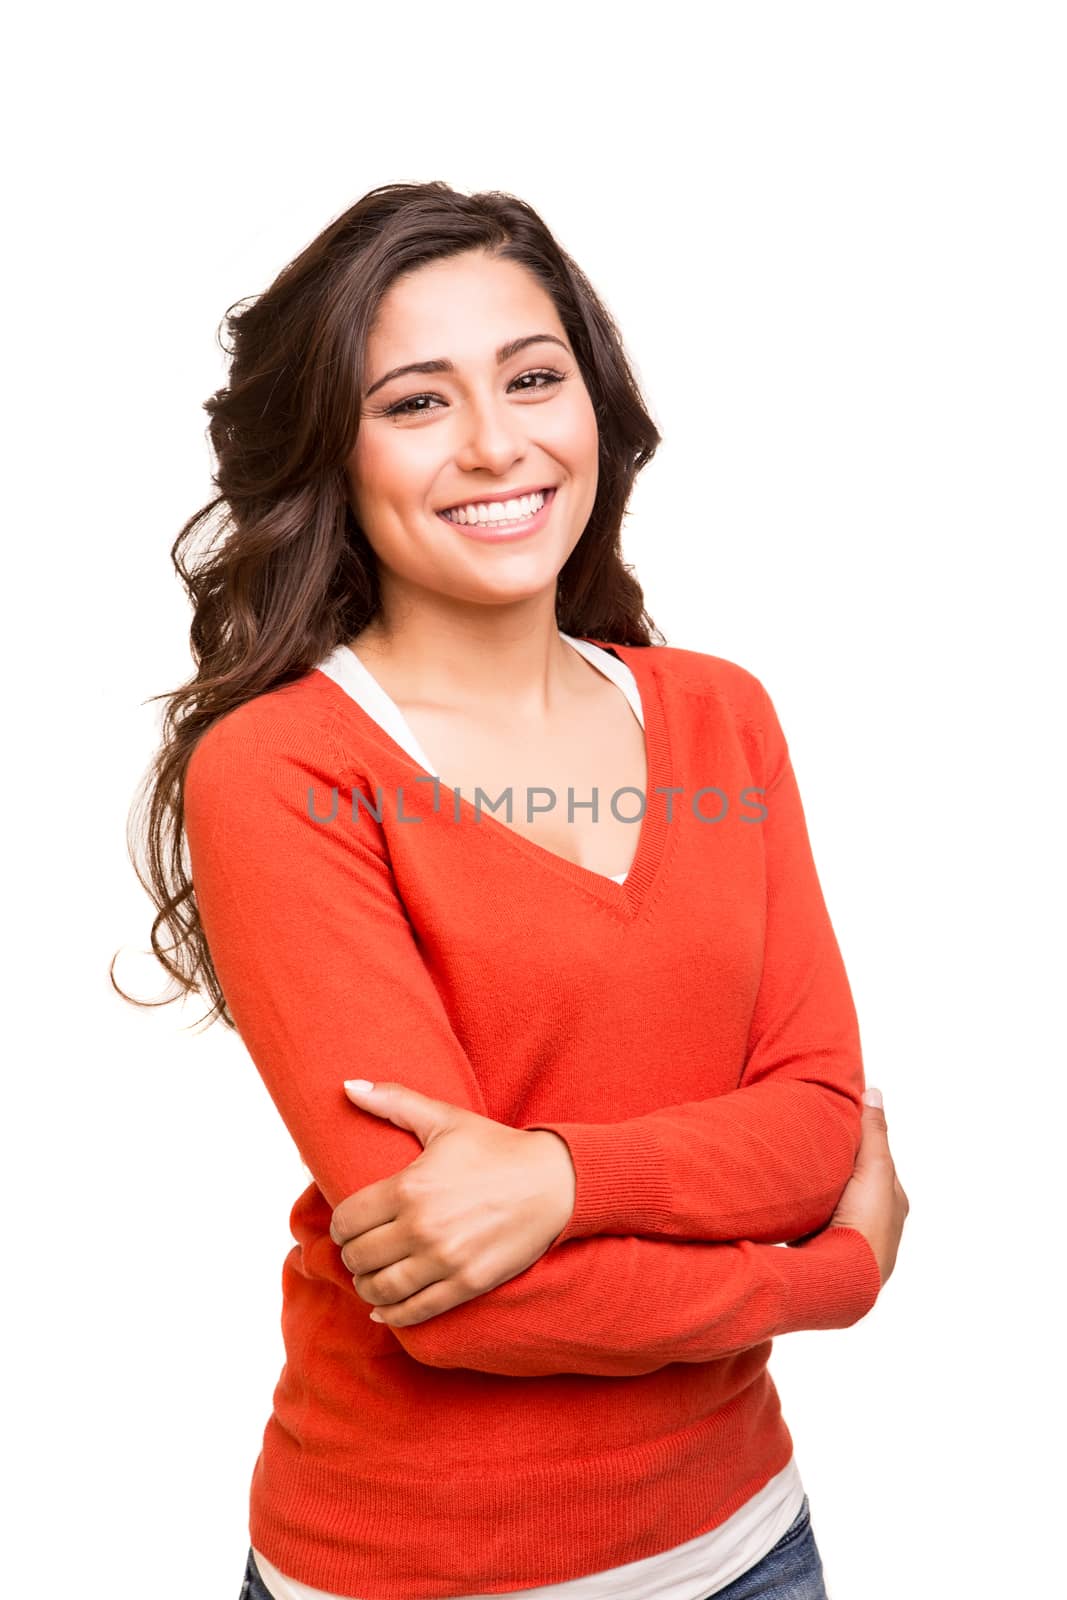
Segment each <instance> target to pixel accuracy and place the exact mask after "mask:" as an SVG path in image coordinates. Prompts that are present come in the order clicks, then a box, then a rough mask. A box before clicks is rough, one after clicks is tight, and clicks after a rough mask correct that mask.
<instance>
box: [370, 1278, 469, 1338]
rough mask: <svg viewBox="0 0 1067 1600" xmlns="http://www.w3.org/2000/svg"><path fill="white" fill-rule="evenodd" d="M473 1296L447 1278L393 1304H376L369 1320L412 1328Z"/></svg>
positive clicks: (391, 1326)
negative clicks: (457, 1287)
mask: <svg viewBox="0 0 1067 1600" xmlns="http://www.w3.org/2000/svg"><path fill="white" fill-rule="evenodd" d="M475 1298H476V1296H475V1295H473V1294H464V1293H463V1292H462V1290H458V1289H456V1287H455V1280H454V1279H447V1280H446V1281H445V1282H443V1283H435V1284H433V1285H432V1286H431V1287H430V1288H429V1289H423V1290H422V1292H421V1293H420V1294H415V1295H411V1296H409V1298H408V1299H407V1300H401V1301H399V1302H398V1303H397V1304H395V1305H387V1306H376V1307H375V1308H374V1310H373V1311H372V1312H371V1321H372V1322H384V1323H385V1324H386V1325H387V1326H388V1327H390V1328H413V1327H415V1326H416V1325H417V1324H418V1323H420V1322H429V1321H430V1318H431V1317H436V1316H440V1314H441V1312H442V1311H450V1310H451V1309H452V1307H453V1306H458V1305H463V1304H464V1303H465V1302H466V1301H467V1300H473V1299H475Z"/></svg>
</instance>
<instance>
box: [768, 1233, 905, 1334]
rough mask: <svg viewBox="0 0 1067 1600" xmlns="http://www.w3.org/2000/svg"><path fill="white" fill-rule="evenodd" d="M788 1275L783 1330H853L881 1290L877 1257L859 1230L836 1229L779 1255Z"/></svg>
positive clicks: (817, 1235) (819, 1234) (783, 1248)
mask: <svg viewBox="0 0 1067 1600" xmlns="http://www.w3.org/2000/svg"><path fill="white" fill-rule="evenodd" d="M779 1253H780V1254H781V1256H782V1258H783V1259H782V1270H783V1273H784V1275H785V1279H784V1281H785V1285H786V1305H785V1324H786V1328H785V1331H792V1332H800V1331H801V1330H802V1329H805V1328H851V1326H852V1324H853V1323H854V1322H858V1321H859V1320H860V1318H861V1317H865V1316H866V1315H867V1312H868V1311H869V1310H870V1309H871V1307H872V1306H873V1305H874V1302H875V1301H876V1300H877V1298H878V1294H879V1291H880V1290H881V1287H882V1275H881V1273H880V1271H879V1269H878V1258H877V1257H876V1256H875V1253H874V1251H873V1250H872V1249H871V1247H870V1245H869V1244H868V1242H867V1239H866V1237H865V1236H864V1235H863V1234H862V1233H860V1231H859V1229H858V1228H849V1227H845V1226H844V1225H835V1226H833V1227H829V1228H825V1229H824V1230H823V1231H822V1233H817V1234H816V1235H815V1237H814V1239H809V1240H808V1241H807V1243H806V1244H800V1245H797V1246H796V1248H795V1249H793V1248H790V1247H788V1246H785V1247H782V1248H781V1249H780V1251H779Z"/></svg>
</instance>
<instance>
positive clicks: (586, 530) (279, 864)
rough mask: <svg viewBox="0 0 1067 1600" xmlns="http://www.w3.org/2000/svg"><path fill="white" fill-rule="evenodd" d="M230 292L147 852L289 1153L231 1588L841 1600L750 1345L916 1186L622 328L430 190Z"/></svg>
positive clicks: (768, 718) (858, 1263)
mask: <svg viewBox="0 0 1067 1600" xmlns="http://www.w3.org/2000/svg"><path fill="white" fill-rule="evenodd" d="M227 326H228V329H229V333H230V335H231V339H232V344H231V347H230V367H229V381H228V383H227V384H226V386H225V387H224V388H222V389H220V390H219V391H218V392H217V393H216V394H215V395H213V396H212V397H211V398H210V400H208V401H207V403H206V409H207V411H208V413H209V415H210V418H211V441H212V444H213V446H214V449H215V453H216V456H217V463H218V465H217V471H216V474H215V480H214V481H215V485H216V487H217V489H218V493H217V495H216V496H215V497H214V498H213V499H212V500H210V501H209V503H208V504H207V505H205V506H204V507H203V508H202V509H201V510H200V511H199V512H197V513H196V515H195V516H193V517H191V518H190V519H189V521H188V522H187V523H186V524H185V526H184V528H183V529H182V531H181V535H180V536H179V539H178V541H177V544H176V546H175V552H174V559H175V561H176V564H177V566H178V570H179V572H180V573H181V575H182V577H183V579H184V581H185V583H186V585H187V587H188V591H189V594H190V597H191V599H192V602H193V607H194V613H193V619H192V627H191V644H192V649H193V655H194V660H195V662H196V673H195V675H194V677H193V678H192V679H191V680H190V682H188V683H186V684H184V685H183V686H181V687H180V688H179V689H177V690H175V691H174V692H173V693H172V694H170V695H169V696H168V697H167V707H166V713H165V716H164V721H163V732H164V738H163V744H162V748H161V750H160V752H159V754H158V756H157V758H156V761H155V763H154V766H153V770H152V772H151V773H150V774H149V778H148V779H147V780H146V798H147V821H146V824H145V840H144V846H145V860H144V865H143V866H142V865H140V864H138V871H139V873H140V875H141V881H142V882H143V883H144V884H145V887H146V888H148V890H149V892H150V893H151V894H152V895H153V897H154V899H155V901H156V904H157V906H158V915H157V917H156V920H155V922H154V924H153V927H152V944H153V949H154V951H155V953H156V955H157V956H158V958H159V960H160V962H161V964H162V965H163V966H164V968H165V969H166V970H167V971H168V972H169V973H170V974H171V975H172V976H173V977H174V978H175V979H176V980H177V982H178V986H179V990H180V991H182V992H185V991H198V992H202V993H204V994H205V995H206V996H207V997H208V998H209V999H210V1000H211V1002H212V1009H211V1011H210V1012H209V1020H214V1019H215V1018H218V1019H220V1020H222V1022H223V1023H224V1024H225V1025H227V1026H228V1027H230V1028H235V1029H239V1031H240V1037H241V1040H242V1042H243V1044H244V1045H245V1046H246V1047H247V1050H248V1053H249V1055H250V1056H251V1058H252V1061H253V1062H254V1065H255V1067H256V1069H257V1070H258V1071H259V1073H260V1075H261V1077H262V1079H263V1082H264V1083H265V1084H266V1086H267V1089H268V1090H269V1092H270V1094H271V1097H272V1098H273V1100H274V1103H275V1105H276V1106H277V1109H278V1112H279V1114H280V1115H281V1117H282V1118H283V1120H284V1122H285V1125H286V1126H287V1128H288V1129H289V1131H290V1133H291V1134H292V1137H293V1140H294V1142H295V1144H296V1146H297V1148H298V1150H299V1152H300V1155H301V1158H302V1159H303V1161H304V1162H305V1164H306V1166H307V1168H308V1171H309V1173H310V1175H311V1178H312V1182H311V1183H310V1185H309V1186H308V1187H307V1189H306V1190H305V1191H304V1193H303V1194H302V1195H301V1196H300V1197H299V1199H298V1200H297V1201H296V1204H295V1205H294V1207H293V1211H292V1215H291V1226H292V1230H293V1235H294V1239H295V1241H296V1242H295V1245H294V1248H293V1250H292V1251H291V1252H290V1253H289V1255H288V1256H287V1257H286V1260H285V1263H284V1267H283V1273H282V1289H283V1304H282V1331H283V1335H284V1339H285V1351H286V1360H285V1366H284V1368H283V1371H282V1374H281V1376H280V1378H279V1381H278V1384H277V1386H276V1388H275V1391H274V1396H273V1409H272V1412H271V1415H270V1418H269V1420H268V1422H267V1425H266V1428H265V1431H264V1435H263V1445H262V1451H261V1453H260V1456H259V1459H258V1461H257V1462H256V1464H255V1470H254V1472H253V1476H252V1487H251V1496H250V1508H249V1509H250V1529H249V1531H250V1536H251V1548H250V1550H249V1554H248V1563H247V1568H246V1572H245V1579H244V1584H245V1587H244V1591H243V1592H244V1593H246V1594H247V1595H249V1596H252V1595H255V1596H263V1595H269V1596H271V1597H273V1600H346V1597H347V1600H352V1597H356V1600H431V1597H434V1596H441V1595H445V1594H447V1595H449V1596H454V1597H461V1600H486V1597H487V1596H488V1595H489V1594H494V1595H498V1594H501V1593H508V1592H519V1593H526V1594H529V1595H530V1596H531V1597H532V1596H534V1595H536V1596H537V1597H539V1600H542V1597H543V1600H600V1597H606V1596H608V1595H611V1596H613V1597H623V1600H626V1597H629V1600H645V1597H646V1596H647V1595H648V1594H650V1593H653V1592H656V1593H667V1592H670V1593H672V1594H678V1595H679V1596H682V1595H685V1596H686V1597H687V1600H698V1597H699V1596H705V1595H710V1594H721V1595H722V1596H723V1600H735V1597H736V1600H744V1597H745V1596H747V1595H750V1594H751V1595H755V1594H757V1593H759V1594H761V1595H768V1596H769V1595H771V1594H779V1593H780V1594H782V1595H785V1594H790V1595H796V1596H799V1595H801V1594H803V1595H804V1596H805V1597H806V1600H818V1597H819V1596H824V1595H825V1590H824V1588H823V1585H822V1579H821V1564H820V1560H819V1554H818V1551H817V1550H816V1547H815V1544H814V1539H813V1536H812V1533H811V1529H810V1526H809V1521H808V1515H807V1501H806V1496H805V1493H804V1487H803V1484H802V1481H801V1478H800V1473H799V1470H798V1467H797V1464H796V1461H795V1459H794V1452H793V1446H792V1438H791V1435H790V1433H789V1430H788V1428H787V1426H786V1424H785V1421H784V1419H783V1417H782V1414H781V1408H780V1405H779V1403H778V1395H777V1391H776V1389H775V1386H774V1383H773V1381H772V1379H771V1376H770V1373H769V1370H768V1366H767V1363H768V1358H769V1355H770V1350H771V1341H772V1339H773V1338H774V1337H776V1336H779V1335H783V1334H785V1333H789V1332H792V1331H795V1330H798V1329H821V1328H844V1327H848V1326H850V1325H851V1324H852V1323H854V1322H855V1321H857V1320H858V1319H859V1318H860V1317H862V1316H863V1315H864V1314H865V1313H866V1312H867V1311H868V1310H869V1309H870V1307H871V1306H872V1305H873V1303H874V1301H875V1299H876V1297H877V1295H878V1293H879V1291H880V1288H881V1286H882V1283H883V1282H884V1279H885V1277H886V1276H888V1273H889V1272H890V1271H891V1270H892V1266H893V1260H894V1257H895V1251H896V1243H897V1240H898V1239H899V1234H900V1226H901V1224H902V1214H901V1212H902V1191H899V1193H897V1192H895V1191H894V1188H893V1182H892V1180H893V1173H892V1163H891V1162H890V1161H889V1159H888V1152H887V1150H885V1149H884V1148H880V1149H879V1151H878V1157H879V1159H878V1160H877V1161H867V1162H866V1163H864V1162H863V1161H862V1160H859V1161H857V1153H858V1152H859V1154H860V1156H862V1154H863V1141H864V1140H865V1139H866V1138H867V1137H868V1129H867V1121H866V1116H864V1119H863V1122H862V1125H861V1109H860V1104H861V1094H862V1090H863V1068H862V1061H861V1056H860V1049H859V1036H858V1028H857V1022H856V1017H855V1012H854V1009H853V1005H852V999H851V994H850V991H849V986H848V981H847V978H846V976H845V971H844V967H843V964H842V961H841V956H840V952H839V950H838V947H837V943H836V940H835V938H834V933H833V929H832V927H831V925H830V921H829V917H828V915H827V910H826V906H825V904H824V901H823V898H822V894H821V890H820V887H819V882H818V877H817V875H816V871H815V866H814V862H813V860H812V856H811V851H810V847H809V843H808V837H807V832H806V827H805V823H804V814H803V808H802V806H801V802H800V796H799V793H798V791H797V787H796V780H795V777H794V774H793V769H792V763H791V759H790V754H789V749H788V746H787V743H786V739H785V735H784V733H783V731H782V729H781V727H780V725H779V722H778V719H777V715H776V713H775V710H774V706H773V704H772V702H771V700H770V697H769V695H768V694H767V692H766V690H765V689H764V687H763V685H762V684H761V683H760V682H759V680H758V679H756V678H755V677H754V676H753V675H752V674H751V673H749V672H747V671H746V670H745V669H744V668H743V667H740V666H738V665H735V664H734V663H732V662H730V661H726V660H723V659H721V658H720V657H718V656H715V655H710V654H703V653H701V652H698V651H693V650H685V649H679V648H674V647H670V646H667V645H666V644H664V643H663V642H662V640H661V638H659V637H654V634H655V630H654V629H653V627H652V624H651V622H650V619H649V618H648V616H647V614H646V612H645V608H644V603H643V597H642V592H641V588H640V586H639V584H638V582H637V580H636V578H635V577H634V575H633V573H632V571H631V570H630V568H629V567H628V566H627V565H626V563H625V562H624V561H623V559H622V551H621V528H622V520H623V515H624V512H625V509H626V506H627V502H628V499H629V496H630V493H631V490H632V488H633V484H634V481H635V479H636V476H637V474H638V472H639V471H640V470H641V468H642V467H643V466H644V465H645V464H646V463H647V462H648V461H649V460H650V459H651V457H652V455H653V453H654V451H655V448H656V446H657V444H658V442H659V435H658V434H657V432H656V429H655V427H654V426H653V424H652V421H651V420H650V417H649V415H648V411H647V409H646V407H645V405H644V403H643V401H642V398H641V395H640V393H639V390H638V387H637V384H636V382H635V380H634V377H633V374H632V371H631V368H630V364H629V362H628V360H627V357H626V354H625V351H624V349H623V345H622V341H621V339H620V337H619V334H618V331H617V329H616V328H615V326H614V323H613V322H612V319H611V317H610V315H609V313H608V311H607V309H606V308H605V306H604V304H603V303H602V301H601V300H600V299H599V297H598V296H597V294H596V293H595V291H594V290H593V288H592V286H591V284H590V283H589V281H588V279H587V278H586V277H585V276H584V275H583V273H582V272H581V270H580V269H579V268H578V266H577V265H576V264H575V262H574V261H573V260H572V259H571V257H570V256H569V255H567V254H566V252H565V251H564V250H563V249H562V248H561V246H560V245H559V243H558V242H557V241H556V240H555V239H554V238H553V237H552V235H551V233H550V232H549V230H548V228H547V227H546V226H545V224H544V223H543V221H542V220H541V218H540V217H538V215H537V214H536V213H535V212H534V211H533V209H532V208H531V207H530V206H529V205H527V204H526V203H525V202H523V201H521V200H519V199H516V198H515V197H513V196H510V195H507V194H500V193H496V192H492V193H487V194H476V195H463V194H460V193H457V192H456V191H454V190H452V189H450V188H449V187H448V186H447V185H445V184H443V183H426V184H395V185H386V186H385V187H383V188H380V189H375V190H373V191H371V192H370V193H369V194H367V195H365V196H364V197H363V198H362V199H361V200H359V201H358V202H357V203H356V204H355V205H354V206H352V207H351V208H350V209H349V210H347V211H346V212H345V213H344V214H343V215H342V216H340V217H339V218H337V219H336V220H335V221H334V222H332V223H331V224H330V225H329V226H328V227H327V228H326V229H325V230H324V231H323V233H322V234H320V236H319V237H318V238H316V239H315V240H313V241H312V242H311V243H310V244H309V245H308V246H307V247H306V248H305V249H304V250H303V251H302V252H301V253H300V254H299V255H298V256H297V257H296V258H295V260H294V261H292V262H291V263H290V264H289V265H288V266H287V267H285V269H284V270H283V271H282V272H281V273H280V274H279V275H278V277H277V278H276V279H275V281H274V282H273V283H272V284H271V285H270V287H269V288H268V289H267V290H266V291H265V292H264V293H263V294H262V295H260V296H259V297H258V298H257V299H255V300H253V301H251V302H250V303H248V304H244V305H241V306H239V307H235V308H231V311H230V313H229V315H228V317H227ZM216 518H217V522H218V526H217V527H216V528H213V529H212V533H213V537H212V539H211V540H210V541H208V543H207V544H206V546H205V548H204V549H203V550H202V551H201V552H199V554H198V555H197V556H196V558H195V559H193V560H189V559H187V550H186V547H187V546H188V545H189V544H190V543H191V542H192V540H193V539H194V536H195V535H197V534H198V533H200V532H203V531H206V530H207V529H208V528H209V527H211V525H212V523H213V521H215V519H216ZM442 773H443V774H445V775H446V778H447V782H446V781H445V779H443V778H442V777H441V774H442ZM501 788H503V789H504V790H506V791H507V792H508V793H509V794H510V792H511V791H512V790H513V789H518V790H519V791H520V792H521V790H522V789H523V788H525V789H526V792H527V795H528V796H531V795H533V796H539V797H540V800H539V803H538V804H536V805H534V804H533V803H531V802H530V801H529V800H528V803H527V807H526V810H525V812H524V813H523V814H521V815H520V816H518V817H514V816H512V815H511V813H510V806H509V811H508V816H507V820H506V821H498V820H497V819H496V818H495V817H493V818H492V819H491V820H490V825H488V826H484V827H479V826H478V825H477V823H478V821H479V816H480V806H481V804H482V802H483V800H484V797H485V796H486V795H487V794H492V793H494V792H496V791H497V790H498V789H501ZM448 789H451V790H452V791H453V792H452V797H451V798H452V801H453V803H452V804H451V805H446V804H444V803H443V799H442V793H443V792H444V793H447V790H448ZM331 791H332V792H333V794H334V796H335V798H337V797H338V796H342V795H343V799H342V800H341V803H340V805H338V806H336V807H335V808H334V809H335V812H337V813H339V814H340V816H341V817H342V818H344V817H345V816H346V815H349V816H354V815H356V814H358V813H359V811H360V808H359V806H358V805H357V804H356V800H357V797H359V799H361V800H364V801H367V802H368V804H367V809H366V811H365V812H364V813H363V814H362V815H361V816H360V824H359V826H358V827H353V826H351V825H348V826H345V825H344V824H343V823H342V825H339V826H335V825H332V822H331V819H330V818H329V817H328V816H327V817H325V818H324V816H323V814H322V813H321V812H317V811H316V808H315V796H316V795H321V794H322V793H323V792H325V793H327V794H329V793H330V792H331ZM383 792H389V793H391V794H400V793H402V794H403V803H402V804H401V805H399V806H397V807H395V808H390V807H384V808H383V807H382V806H381V804H380V800H379V805H378V806H377V808H375V806H374V804H373V801H374V797H375V796H376V795H377V796H379V797H380V796H381V795H382V793H383ZM590 792H591V793H592V795H593V799H592V801H590V800H589V799H588V798H586V797H587V796H588V795H589V794H590ZM709 792H713V793H714V794H716V795H720V796H740V797H741V804H742V807H753V806H754V807H755V809H756V811H757V813H758V814H757V815H756V816H755V817H754V816H752V815H751V814H746V813H745V812H744V811H742V813H741V814H739V813H738V812H737V811H736V810H734V809H733V808H732V807H728V808H727V810H726V812H725V813H720V814H719V815H717V816H709V815H708V814H707V813H706V812H704V811H702V810H701V808H700V807H699V806H697V805H686V804H678V805H677V806H676V807H675V806H673V802H674V801H676V800H677V799H678V797H679V796H682V797H686V796H690V797H691V796H693V795H697V794H699V795H706V794H708V793H709ZM600 793H606V794H608V795H610V796H611V797H612V798H611V804H610V806H608V807H605V812H604V814H603V815H602V814H601V813H600V810H599V808H598V805H597V799H596V797H597V795H598V794H600ZM653 793H654V795H655V799H654V800H653V798H652V796H653ZM560 794H566V795H567V797H568V803H567V807H566V816H565V817H562V816H560V815H559V814H558V813H557V810H556V800H557V797H558V796H559V795H560ZM576 796H579V797H580V798H577V799H576ZM619 796H625V797H628V799H629V800H630V801H631V802H632V800H633V798H634V796H636V798H637V800H638V802H639V805H638V807H637V808H636V814H635V811H634V810H633V809H631V807H630V806H627V808H626V809H625V810H621V809H620V808H619V807H617V806H616V803H615V801H616V798H617V797H619ZM753 796H755V797H756V798H755V800H754V799H753V798H752V797H753ZM761 802H762V803H761ZM490 809H495V807H494V806H491V807H490ZM754 822H755V823H757V824H758V825H757V826H752V825H751V824H752V823H754ZM635 824H636V826H635ZM186 851H187V853H186ZM620 868H621V870H620ZM161 925H162V926H164V927H166V929H167V930H168V931H169V932H170V933H171V935H172V936H173V942H172V943H171V944H170V945H169V946H167V948H166V949H164V948H163V946H162V945H161V943H160V942H159V939H158V930H159V928H160V926H161ZM112 981H113V982H114V978H112ZM116 987H117V985H116ZM357 1073H359V1074H361V1075H363V1076H365V1078H366V1079H367V1081H368V1082H369V1083H370V1084H372V1085H373V1087H372V1088H371V1089H369V1090H367V1089H354V1088H350V1089H349V1090H348V1091H347V1092H346V1090H345V1087H344V1085H345V1083H346V1082H349V1083H351V1081H352V1080H353V1079H354V1077H355V1075H356V1074H357ZM897 1189H898V1190H899V1186H897ZM845 1199H848V1200H849V1205H848V1207H847V1209H846V1208H845ZM861 1223H862V1226H861ZM783 1244H792V1245H794V1246H795V1248H792V1249H783V1248H781V1246H782V1245H783ZM372 1310H373V1312H374V1317H375V1320H374V1321H371V1318H370V1313H371V1311H372ZM609 1379H610V1382H607V1381H605V1380H609Z"/></svg>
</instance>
